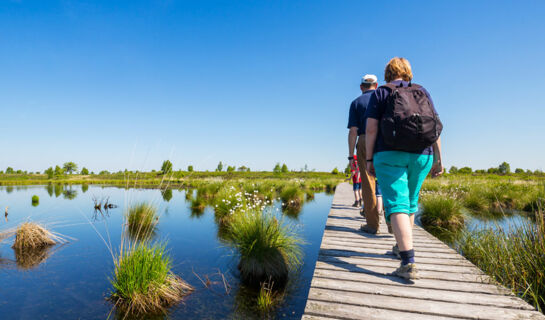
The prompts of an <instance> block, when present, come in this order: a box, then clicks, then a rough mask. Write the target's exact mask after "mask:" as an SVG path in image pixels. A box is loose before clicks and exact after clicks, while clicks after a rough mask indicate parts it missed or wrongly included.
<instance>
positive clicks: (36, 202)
mask: <svg viewBox="0 0 545 320" xmlns="http://www.w3.org/2000/svg"><path fill="white" fill-rule="evenodd" d="M39 204H40V197H38V196H37V195H33V196H32V206H33V207H35V206H37V205H39Z"/></svg>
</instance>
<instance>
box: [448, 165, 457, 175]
mask: <svg viewBox="0 0 545 320" xmlns="http://www.w3.org/2000/svg"><path fill="white" fill-rule="evenodd" d="M448 173H450V174H457V173H458V167H456V166H452V167H450V169H449V171H448Z"/></svg>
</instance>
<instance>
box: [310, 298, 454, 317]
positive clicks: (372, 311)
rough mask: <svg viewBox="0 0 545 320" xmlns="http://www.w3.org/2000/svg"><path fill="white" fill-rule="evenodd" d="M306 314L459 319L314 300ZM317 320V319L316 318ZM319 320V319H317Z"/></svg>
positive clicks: (311, 301)
mask: <svg viewBox="0 0 545 320" xmlns="http://www.w3.org/2000/svg"><path fill="white" fill-rule="evenodd" d="M305 310H306V313H305V315H303V319H313V318H305V317H306V316H307V315H308V316H320V317H324V316H325V317H333V318H334V319H343V320H352V319H354V320H362V319H366V320H367V319H369V320H384V319H389V320H396V319H407V320H409V319H410V320H452V319H459V318H450V317H438V316H430V315H426V314H418V313H409V312H400V311H394V310H387V309H378V308H373V307H366V306H358V305H348V304H339V303H332V302H328V301H320V300H312V299H309V300H308V302H307V308H306V309H305ZM314 319H316V318H314ZM317 319H319V318H317Z"/></svg>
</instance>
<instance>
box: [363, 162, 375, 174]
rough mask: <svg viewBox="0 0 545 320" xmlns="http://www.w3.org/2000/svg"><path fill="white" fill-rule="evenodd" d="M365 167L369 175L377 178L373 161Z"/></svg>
mask: <svg viewBox="0 0 545 320" xmlns="http://www.w3.org/2000/svg"><path fill="white" fill-rule="evenodd" d="M365 167H366V169H367V172H368V173H369V175H371V176H372V177H374V176H375V166H374V165H373V161H367V162H365Z"/></svg>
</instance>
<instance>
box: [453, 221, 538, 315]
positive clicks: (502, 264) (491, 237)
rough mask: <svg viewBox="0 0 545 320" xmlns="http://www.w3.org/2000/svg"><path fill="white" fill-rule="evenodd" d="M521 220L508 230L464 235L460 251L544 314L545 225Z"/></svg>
mask: <svg viewBox="0 0 545 320" xmlns="http://www.w3.org/2000/svg"><path fill="white" fill-rule="evenodd" d="M535 220H536V221H535V222H534V221H531V220H523V222H522V223H520V224H519V225H517V226H515V227H513V228H510V229H508V230H506V229H501V228H499V227H497V228H496V229H495V230H492V229H488V230H483V231H480V232H472V231H466V232H464V236H463V240H462V241H461V245H460V250H461V252H462V253H463V255H464V256H466V257H467V258H468V259H469V260H470V261H471V262H473V263H474V264H475V265H477V266H478V267H479V268H481V269H482V270H483V271H484V272H486V273H487V274H488V275H490V276H492V277H493V278H494V279H495V280H496V281H498V282H499V283H501V284H502V285H504V286H507V287H509V288H511V289H512V290H513V291H514V292H515V293H516V294H517V295H519V296H520V297H522V298H524V299H525V300H526V301H528V302H530V303H531V304H533V305H534V306H535V307H536V308H538V310H539V311H541V312H543V311H544V310H545V254H544V252H545V223H544V218H543V212H538V213H537V214H536V219H535Z"/></svg>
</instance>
